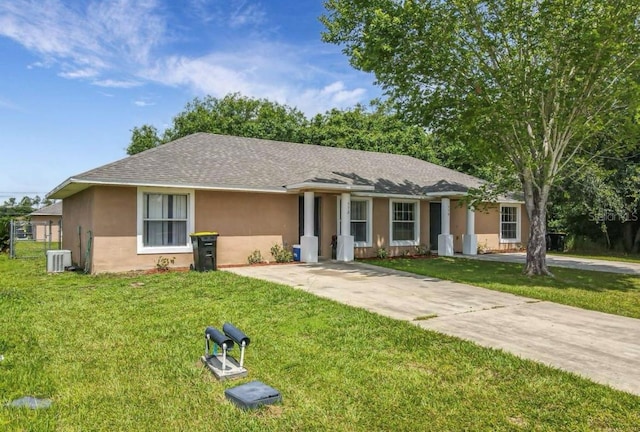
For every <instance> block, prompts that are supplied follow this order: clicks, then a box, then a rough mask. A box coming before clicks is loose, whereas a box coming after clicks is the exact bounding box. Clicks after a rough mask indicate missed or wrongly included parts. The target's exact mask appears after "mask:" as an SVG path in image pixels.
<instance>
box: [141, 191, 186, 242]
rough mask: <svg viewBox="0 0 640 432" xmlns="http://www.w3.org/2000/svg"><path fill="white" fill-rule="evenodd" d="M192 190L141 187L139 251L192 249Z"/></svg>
mask: <svg viewBox="0 0 640 432" xmlns="http://www.w3.org/2000/svg"><path fill="white" fill-rule="evenodd" d="M192 197H193V193H191V192H188V191H182V190H180V191H175V190H159V189H158V190H154V189H139V190H138V252H139V253H162V252H189V250H190V249H189V248H190V243H189V235H188V233H189V232H190V231H191V230H192V226H193V224H192V222H191V221H192V218H193V202H192V201H193V199H192Z"/></svg>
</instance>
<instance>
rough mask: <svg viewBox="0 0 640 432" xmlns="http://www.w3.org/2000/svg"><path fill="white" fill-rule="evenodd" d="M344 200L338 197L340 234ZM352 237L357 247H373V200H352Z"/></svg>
mask: <svg viewBox="0 0 640 432" xmlns="http://www.w3.org/2000/svg"><path fill="white" fill-rule="evenodd" d="M341 206H342V199H341V197H338V234H340V235H341V234H342V233H341V232H340V229H341V216H340V207H341ZM349 213H350V215H351V223H350V226H351V235H352V236H353V242H354V246H355V247H371V236H372V234H371V231H372V224H371V214H372V200H371V198H351V208H350V212H349Z"/></svg>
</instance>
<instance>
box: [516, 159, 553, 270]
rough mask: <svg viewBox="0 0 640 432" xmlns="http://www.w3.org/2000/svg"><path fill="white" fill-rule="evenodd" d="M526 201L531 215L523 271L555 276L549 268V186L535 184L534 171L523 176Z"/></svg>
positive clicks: (528, 213) (528, 212)
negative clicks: (540, 186)
mask: <svg viewBox="0 0 640 432" xmlns="http://www.w3.org/2000/svg"><path fill="white" fill-rule="evenodd" d="M521 181H522V188H523V191H524V203H525V207H526V208H527V216H529V241H528V243H527V261H526V263H525V265H524V270H523V273H524V274H526V275H528V276H553V275H552V274H551V272H550V271H549V269H548V268H547V197H548V196H549V186H543V187H542V188H539V187H537V186H535V185H534V182H533V173H532V172H531V171H530V170H527V171H526V172H525V173H524V175H523V176H522V177H521Z"/></svg>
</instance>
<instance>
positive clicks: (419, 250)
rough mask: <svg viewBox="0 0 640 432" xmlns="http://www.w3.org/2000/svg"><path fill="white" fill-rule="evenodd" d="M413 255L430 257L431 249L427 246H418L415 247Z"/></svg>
mask: <svg viewBox="0 0 640 432" xmlns="http://www.w3.org/2000/svg"><path fill="white" fill-rule="evenodd" d="M415 254H416V255H419V256H430V255H431V248H429V246H427V245H418V246H416V250H415Z"/></svg>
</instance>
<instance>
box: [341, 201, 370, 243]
mask: <svg viewBox="0 0 640 432" xmlns="http://www.w3.org/2000/svg"><path fill="white" fill-rule="evenodd" d="M336 198H337V205H336V210H337V211H336V213H337V217H336V221H337V225H336V226H337V227H338V229H337V232H336V235H342V232H341V225H340V222H341V221H342V217H341V215H340V208H341V206H342V197H340V196H339V195H338V196H337V197H336ZM353 201H365V202H366V203H367V241H365V242H361V241H355V236H354V241H353V247H371V246H372V245H373V240H372V239H373V199H372V198H369V197H361V196H354V195H351V202H353ZM349 214H351V212H349ZM349 226H351V221H349ZM349 235H353V234H352V233H349Z"/></svg>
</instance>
